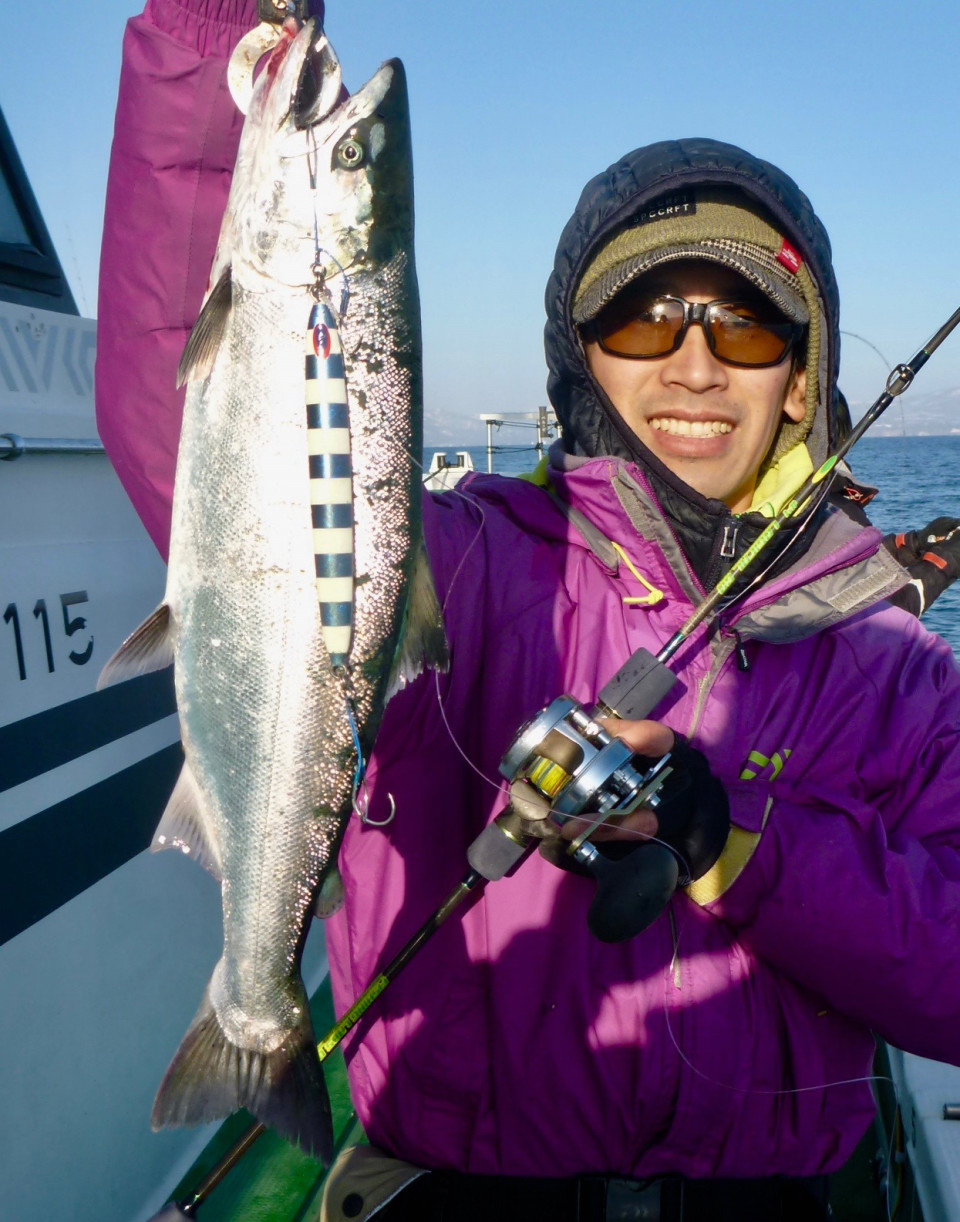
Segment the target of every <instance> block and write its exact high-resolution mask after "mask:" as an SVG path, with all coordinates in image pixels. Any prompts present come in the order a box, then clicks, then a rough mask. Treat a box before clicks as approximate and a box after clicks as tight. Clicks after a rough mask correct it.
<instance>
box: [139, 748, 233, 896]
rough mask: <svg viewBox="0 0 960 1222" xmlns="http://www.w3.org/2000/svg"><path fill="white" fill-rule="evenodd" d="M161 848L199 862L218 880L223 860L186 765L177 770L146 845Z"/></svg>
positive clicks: (211, 822) (221, 876)
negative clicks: (167, 796)
mask: <svg viewBox="0 0 960 1222" xmlns="http://www.w3.org/2000/svg"><path fill="white" fill-rule="evenodd" d="M161 849H179V851H180V852H181V853H183V855H184V857H191V858H192V859H193V860H194V861H199V862H200V864H201V865H202V866H203V868H204V869H205V870H209V871H210V873H211V874H212V875H213V877H214V878H215V879H216V880H217V882H222V880H223V859H222V854H221V852H220V845H219V843H218V841H217V833H216V828H215V827H214V825H213V821H212V820H211V819H210V818H208V817H207V814H206V810H205V807H204V803H203V797H202V795H201V793H200V787H199V786H198V785H197V782H196V780H195V778H194V775H193V773H192V772H191V770H190V765H189V764H184V765H183V768H182V769H181V770H180V776H179V777H178V778H177V783H176V785H174V787H173V793H172V794H171V795H170V801H169V802H168V803H167V806H166V810H164V812H163V818H162V819H161V820H160V824H159V826H158V828H157V830H156V832H155V833H154V837H153V843H152V844H151V845H150V850H151V852H154V853H158V852H160V850H161Z"/></svg>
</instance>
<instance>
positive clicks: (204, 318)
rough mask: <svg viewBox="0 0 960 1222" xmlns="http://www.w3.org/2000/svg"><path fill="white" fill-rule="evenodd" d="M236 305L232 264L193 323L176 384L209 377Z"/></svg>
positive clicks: (180, 384) (212, 290)
mask: <svg viewBox="0 0 960 1222" xmlns="http://www.w3.org/2000/svg"><path fill="white" fill-rule="evenodd" d="M232 302H233V281H232V278H231V275H230V267H229V265H228V266H227V267H226V269H225V270H224V272H223V275H222V276H221V277H220V279H219V280H218V281H217V283H216V284H215V285H214V286H213V288H212V289H211V290H210V293H209V295H208V296H207V300H206V301H205V302H204V303H203V309H202V310H201V311H200V317H199V318H198V319H197V321H196V322H195V323H194V326H193V330H192V331H191V332H190V338H189V339H188V340H187V343H186V347H185V348H184V350H183V356H181V358H180V364H179V365H178V366H177V385H178V386H182V385H183V384H184V382H202V381H203V379H204V378H207V377H209V376H210V370H211V369H212V368H213V362H214V359H215V358H216V355H217V351H218V350H219V348H220V341H221V340H222V339H223V333H224V331H225V330H226V326H227V319H228V318H229V317H230V306H231V304H232Z"/></svg>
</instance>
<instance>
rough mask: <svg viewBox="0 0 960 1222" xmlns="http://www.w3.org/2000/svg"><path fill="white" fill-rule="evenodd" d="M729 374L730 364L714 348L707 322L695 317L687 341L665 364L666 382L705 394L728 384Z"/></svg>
mask: <svg viewBox="0 0 960 1222" xmlns="http://www.w3.org/2000/svg"><path fill="white" fill-rule="evenodd" d="M727 376H728V375H727V368H726V366H725V365H724V364H723V362H722V361H719V360H717V358H716V357H715V356H714V355H713V353H712V352H711V351H710V347H709V345H708V344H707V337H706V334H705V332H704V329H703V326H702V325H701V324H700V323H699V322H694V321H691V323H690V325H689V327H688V328H687V333H686V335H685V336H684V337H683V343H682V344H681V345H680V347H679V348H678V349H677V351H676V352H673V353H671V354H670V357H669V358H668V360H667V363H666V365H665V366H664V369H663V374H662V377H663V380H664V382H666V383H667V384H668V385H671V384H675V385H678V386H684V387H686V388H687V389H688V390H692V391H694V392H695V393H697V394H701V393H703V391H706V390H714V389H717V388H719V387H723V386H726V384H727Z"/></svg>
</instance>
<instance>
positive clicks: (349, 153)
mask: <svg viewBox="0 0 960 1222" xmlns="http://www.w3.org/2000/svg"><path fill="white" fill-rule="evenodd" d="M335 156H336V159H337V165H339V166H340V167H341V169H344V170H356V169H359V167H360V166H362V165H363V161H364V147H363V145H362V144H361V143H360V141H359V140H357V139H355V138H354V137H353V136H347V138H346V139H345V140H341V141H340V143H339V144H338V145H337V151H336V154H335Z"/></svg>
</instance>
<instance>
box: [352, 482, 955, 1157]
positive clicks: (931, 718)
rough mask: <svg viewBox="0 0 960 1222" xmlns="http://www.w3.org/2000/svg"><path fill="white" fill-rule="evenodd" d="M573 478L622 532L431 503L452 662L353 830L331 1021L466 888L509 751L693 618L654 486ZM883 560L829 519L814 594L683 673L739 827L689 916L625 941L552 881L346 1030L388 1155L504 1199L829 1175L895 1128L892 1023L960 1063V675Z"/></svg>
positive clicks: (697, 738)
mask: <svg viewBox="0 0 960 1222" xmlns="http://www.w3.org/2000/svg"><path fill="white" fill-rule="evenodd" d="M551 479H552V482H553V484H554V486H555V488H556V491H557V493H558V495H559V497H560V498H562V501H563V503H564V504H565V505H566V506H569V507H572V508H573V509H574V510H577V511H579V512H580V513H582V514H583V515H585V517H586V518H587V519H589V522H590V523H592V525H593V526H594V527H596V528H598V529H599V531H600V532H601V533H602V536H604V537H605V538H601V539H597V538H595V537H594V535H593V532H592V531H590V530H587V528H583V529H584V530H586V531H587V534H588V535H590V538H591V542H588V541H587V539H586V538H585V537H584V535H583V534H582V533H581V529H580V528H578V525H577V524H576V515H573V516H574V519H575V520H574V521H573V522H571V519H570V516H569V515H568V514H564V513H562V512H561V511H560V509H559V508H558V507H557V505H556V504H555V503H554V501H553V500H552V499H551V497H550V496H549V495H548V494H547V493H546V492H545V491H543V490H542V489H541V488H537V487H535V486H533V485H532V484H529V483H526V482H524V481H520V480H506V479H500V478H497V477H474V478H472V479H470V480H468V482H467V484H466V486H464V484H461V485H460V487H461V489H462V490H463V495H462V496H461V495H456V494H454V495H450V494H447V495H444V496H442V497H437V498H434V499H433V500H432V501H431V502H430V503H429V504H428V506H427V512H426V524H427V540H428V544H429V549H430V555H431V561H432V563H433V566H434V571H435V573H436V575H437V580H438V585H439V587H440V592H441V596H442V598H443V599H444V615H445V620H446V623H447V628H448V632H449V635H450V640H451V645H452V667H451V672H450V674H449V675H448V676H443V677H440V678H439V679H436V678H434V677H429V676H428V677H426V678H422V679H420V680H418V681H417V683H416V684H415V685H413V687H412V688H411V689H409V690H407V691H406V692H403V693H400V694H399V695H398V696H397V697H395V699H394V700H393V701H392V702H391V704H390V705H389V706H388V709H387V713H386V717H385V720H384V724H383V728H382V731H381V734H380V738H379V739H378V742H377V746H376V748H375V751H374V755H373V759H372V761H371V764H370V769H369V771H368V774H367V784H366V794H365V795H363V797H364V799H368V800H369V807H368V815H369V818H370V819H372V820H374V821H376V822H379V821H381V820H383V819H386V818H387V817H388V816H389V813H390V808H391V796H392V801H393V803H394V804H395V808H396V814H395V816H394V818H393V820H392V822H390V823H389V824H388V825H387V826H386V827H384V828H375V827H370V826H364V825H363V824H361V822H360V820H359V819H353V820H352V821H351V824H350V827H349V830H348V832H347V836H346V839H345V842H344V845H343V849H342V852H341V868H342V870H343V873H344V877H345V881H346V888H347V902H346V907H345V909H344V911H343V912H342V913H341V914H339V915H338V916H337V917H335V918H334V919H333V920H332V921H331V922H330V924H329V926H328V939H329V943H328V944H329V950H330V961H331V971H332V976H333V982H334V989H335V998H336V1000H337V1002H338V1005H339V1007H340V1008H341V1009H342V1008H344V1007H345V1006H346V1005H347V1004H348V1003H349V1002H350V1000H351V999H352V998H353V997H355V996H356V995H357V993H358V992H359V991H360V989H361V988H362V987H363V986H365V985H366V984H367V983H368V982H369V981H370V980H371V979H372V978H373V977H374V976H375V975H376V973H377V971H378V970H379V969H380V968H381V967H383V966H384V965H385V964H386V963H387V962H388V961H389V959H390V957H391V956H392V955H393V954H394V953H395V952H396V951H397V950H398V949H399V948H400V947H401V946H402V945H403V943H404V942H405V940H406V939H407V938H408V937H409V936H410V935H411V934H412V933H413V931H414V930H415V929H416V928H417V926H418V925H419V924H420V922H421V921H422V920H424V919H425V918H426V917H427V916H428V915H429V913H430V911H431V910H432V908H433V907H434V906H435V905H436V904H437V903H438V901H439V900H440V899H441V898H442V897H443V896H444V895H446V893H447V892H448V891H449V890H450V889H451V888H452V887H453V886H454V885H455V884H456V882H457V881H458V879H459V878H460V877H461V876H462V874H463V873H464V868H465V867H464V861H465V856H464V854H465V850H466V847H467V845H468V844H469V842H470V841H471V840H472V839H473V837H474V836H475V835H476V834H477V833H478V832H479V831H480V829H481V828H482V827H483V826H484V824H485V823H486V822H487V821H488V820H489V819H490V818H491V817H492V816H493V815H494V814H496V813H497V812H498V811H499V810H500V809H501V808H502V806H503V800H504V799H503V793H502V791H501V790H499V789H498V788H497V779H498V773H497V765H498V763H499V760H500V757H501V755H502V753H503V751H504V750H505V748H506V747H507V745H508V744H509V742H510V740H511V738H512V737H513V735H514V734H515V732H516V731H517V729H518V728H519V726H520V725H521V724H522V723H523V722H524V721H525V720H526V719H528V718H529V717H531V716H532V715H533V714H535V713H536V712H537V711H538V710H539V709H540V708H541V707H542V706H543V705H545V704H547V703H548V702H549V701H550V700H551V699H553V698H554V697H555V696H556V695H557V694H559V693H561V692H566V693H569V694H570V695H572V696H574V697H576V698H577V699H579V700H581V701H583V702H584V703H586V704H589V703H590V702H591V701H592V700H593V699H594V698H595V696H596V694H597V692H598V691H599V690H600V688H601V687H602V686H603V684H604V683H605V682H606V680H607V679H609V677H610V676H611V675H612V674H613V673H614V672H615V671H616V670H617V669H618V668H619V666H620V665H621V664H622V663H623V662H624V661H625V659H626V658H627V657H628V656H629V655H630V654H631V653H632V652H633V651H634V650H636V649H637V648H638V647H640V646H641V645H642V646H646V647H647V648H648V649H651V650H656V649H658V648H659V647H660V646H661V645H662V644H663V643H664V642H665V641H666V640H667V639H668V638H669V637H670V636H671V635H672V634H673V632H674V631H675V630H676V629H677V628H678V627H679V626H680V625H681V623H682V622H683V621H684V620H685V619H686V618H687V616H688V614H689V612H690V610H691V606H692V603H691V597H692V596H694V595H696V594H698V593H700V591H699V589H698V587H697V584H696V581H695V578H693V576H692V575H691V574H690V571H689V569H688V568H687V566H686V565H685V564H684V563H683V561H682V559H678V556H677V555H676V544H675V542H674V541H673V538H672V535H671V534H670V532H669V531H668V530H667V528H666V527H665V526H664V524H663V521H662V519H661V518H660V516H659V514H658V511H657V506H656V504H655V502H654V501H653V498H652V495H651V493H650V491H649V488H648V486H647V484H646V483H645V481H644V479H643V477H642V475H641V474H640V472H639V471H638V470H637V469H636V468H632V467H630V466H629V465H628V464H624V463H622V462H620V461H618V460H614V459H603V458H600V459H594V460H591V461H589V462H586V463H584V464H583V465H580V466H578V467H577V468H576V469H575V470H572V471H569V472H552V473H551ZM606 540H611V541H615V542H617V543H619V544H620V545H621V546H622V547H623V548H624V550H625V552H626V553H627V555H628V557H629V558H630V561H631V564H632V566H633V568H634V569H635V570H636V571H637V572H638V573H639V574H640V575H641V576H642V577H643V578H644V580H645V581H646V582H648V583H649V584H650V585H652V586H653V587H654V588H655V589H657V590H659V591H660V592H661V593H662V594H663V596H664V597H663V598H662V599H661V600H660V601H659V602H657V603H656V604H655V605H652V606H645V605H642V604H637V603H628V602H626V601H625V599H630V598H638V597H639V598H642V597H644V596H645V595H646V594H647V592H648V591H647V589H646V587H645V586H644V585H643V584H642V583H641V582H640V581H639V580H638V579H637V578H636V577H635V576H634V575H633V573H632V572H631V571H630V568H629V566H627V565H626V563H624V562H620V563H614V564H608V563H607V562H606V561H605V559H604V554H605V551H606V549H605V548H604V546H603V544H604V542H605V541H606ZM879 541H880V536H879V534H878V532H876V531H874V530H866V531H863V530H859V529H858V528H856V527H854V526H853V525H852V524H851V523H850V521H849V519H847V518H846V516H845V515H843V514H841V513H839V512H837V513H834V514H832V515H831V516H830V517H829V518H828V520H827V523H826V525H825V526H824V527H823V528H822V529H821V531H820V535H819V537H818V539H817V541H816V543H815V544H814V545H813V546H812V547H811V548H810V550H809V551H808V552H807V554H806V556H805V557H804V559H803V561H802V562H801V563H800V564H799V566H798V568H797V569H796V570H791V571H788V572H787V573H785V574H783V575H782V576H781V577H779V578H778V579H777V580H776V582H775V583H774V584H773V585H770V586H768V587H766V588H764V589H762V590H761V591H760V592H759V593H758V594H755V595H753V596H752V597H751V598H749V599H747V600H746V601H745V602H744V603H743V604H742V605H741V606H740V607H739V608H738V609H737V610H736V612H735V613H734V614H733V615H732V617H731V619H730V620H729V622H728V623H727V624H726V625H725V628H724V630H723V631H721V632H719V633H717V634H714V635H713V636H712V637H711V638H710V639H708V638H707V637H706V636H705V635H704V634H703V633H701V634H700V635H699V636H698V637H697V638H696V639H695V641H694V642H692V643H691V644H690V645H688V646H687V647H685V649H684V650H683V652H682V653H681V654H679V655H678V656H677V670H678V672H679V674H680V677H681V680H682V686H681V687H680V688H679V690H678V691H675V693H674V694H672V695H671V697H670V698H668V702H667V704H666V707H665V709H663V710H660V711H658V716H660V717H662V719H663V720H664V721H666V722H667V723H668V724H669V725H670V726H672V727H673V728H674V729H675V730H677V731H679V732H681V733H683V734H686V735H688V736H689V737H690V739H691V741H692V742H693V743H694V745H695V746H697V747H698V748H699V749H700V750H702V751H703V752H705V753H706V755H707V756H708V758H709V760H710V763H711V766H712V768H713V770H714V772H715V773H716V774H717V775H718V776H719V777H720V779H721V780H722V782H723V784H724V786H725V788H726V790H727V793H728V794H729V797H730V807H731V817H732V820H733V823H734V825H735V830H734V833H733V835H732V837H731V841H730V842H729V843H728V847H727V851H726V852H725V854H724V858H722V859H721V863H720V866H719V867H718V868H717V869H715V870H714V871H712V872H711V874H710V875H708V877H707V878H706V879H704V880H703V881H702V883H701V884H697V885H696V886H695V887H694V888H693V889H692V890H693V891H694V892H695V893H696V894H697V899H694V898H693V897H692V896H690V895H685V894H679V895H677V896H676V897H675V899H674V900H673V901H672V903H671V904H670V906H669V908H668V910H667V911H665V912H664V913H663V914H662V915H661V916H660V917H659V918H658V919H657V920H656V921H655V922H654V924H653V925H652V926H651V927H650V928H649V929H648V930H646V931H645V932H644V933H642V934H640V935H639V936H638V937H636V938H634V939H632V940H631V941H628V942H624V943H622V944H620V945H605V944H602V943H600V942H598V941H597V940H596V939H594V938H593V937H592V936H591V935H590V933H589V932H588V930H587V925H586V911H587V907H588V905H589V902H590V899H591V897H592V894H593V887H592V883H591V882H590V881H589V880H585V879H582V878H580V877H577V876H574V875H571V874H568V873H564V872H562V871H559V870H557V869H556V868H555V867H553V866H552V865H550V864H548V863H546V862H545V861H543V860H542V859H540V858H539V857H538V856H534V857H532V858H530V859H529V860H528V861H527V862H525V863H524V864H523V866H522V867H521V868H520V869H519V870H518V871H517V873H516V874H515V875H514V876H513V877H512V878H508V879H505V880H503V881H501V882H498V883H495V884H490V885H489V886H488V888H487V890H486V892H485V893H484V895H483V896H482V898H481V899H480V900H479V901H478V902H477V903H476V904H474V906H473V907H471V908H470V910H469V911H468V912H467V913H466V914H465V915H463V916H462V917H461V918H459V919H453V920H451V921H450V922H449V923H448V924H447V925H445V926H443V927H442V928H441V929H440V931H439V932H438V933H437V935H436V936H435V938H434V940H433V941H432V942H431V943H430V944H429V945H428V946H427V947H426V948H425V949H424V950H423V951H422V952H421V953H420V955H419V957H418V958H417V959H416V960H414V962H413V963H411V965H410V966H409V967H408V968H406V969H405V971H404V973H403V974H402V975H401V976H400V978H399V979H398V980H397V982H396V983H395V984H393V985H392V986H391V987H390V989H389V990H388V991H387V992H386V993H385V994H384V995H383V996H382V997H381V998H380V999H379V1001H378V1002H377V1005H376V1008H375V1010H374V1011H372V1014H371V1016H368V1018H369V1021H367V1022H365V1023H363V1024H361V1027H360V1028H359V1029H358V1031H357V1032H356V1033H354V1034H353V1035H352V1036H351V1037H350V1040H349V1042H348V1045H347V1057H348V1062H349V1064H350V1076H351V1083H352V1088H353V1096H354V1102H355V1105H356V1107H357V1110H358V1112H359V1114H360V1117H361V1119H362V1120H363V1123H364V1126H365V1128H366V1130H367V1132H368V1134H369V1136H370V1138H371V1140H373V1141H374V1142H376V1143H378V1144H380V1145H382V1146H384V1147H386V1148H387V1149H390V1150H392V1151H395V1152H396V1153H398V1154H399V1155H401V1156H403V1157H404V1158H407V1159H409V1160H410V1161H412V1162H415V1163H420V1164H424V1165H428V1166H433V1167H437V1166H443V1167H456V1168H461V1169H469V1170H471V1171H474V1172H483V1173H502V1174H511V1175H522V1174H528V1175H529V1174H540V1175H555V1176H560V1175H567V1174H572V1173H576V1172H588V1171H610V1172H620V1173H630V1174H635V1175H651V1174H655V1173H658V1172H667V1171H674V1172H683V1173H685V1174H688V1175H692V1176H705V1175H723V1176H755V1175H767V1174H774V1173H786V1174H797V1175H799V1174H811V1173H814V1172H817V1171H823V1170H830V1169H833V1168H835V1167H837V1166H839V1165H840V1164H841V1163H842V1162H843V1161H844V1159H845V1158H846V1157H847V1156H848V1155H849V1154H850V1152H851V1150H852V1148H853V1146H854V1144H855V1143H856V1141H857V1140H858V1138H859V1137H860V1136H861V1134H862V1133H863V1131H864V1129H865V1128H866V1126H867V1124H868V1122H869V1119H870V1116H871V1115H872V1111H873V1107H872V1101H871V1096H870V1091H869V1089H868V1087H867V1085H866V1084H865V1082H864V1081H863V1078H864V1077H865V1076H866V1075H868V1074H869V1073H870V1066H871V1059H872V1054H873V1048H874V1041H873V1038H872V1036H871V1034H870V1031H871V1029H873V1030H875V1031H877V1032H879V1033H880V1034H881V1035H883V1036H884V1037H885V1038H887V1039H889V1040H891V1041H893V1042H894V1043H896V1044H898V1045H900V1046H901V1047H905V1048H908V1049H910V1050H912V1051H915V1052H919V1053H923V1054H925V1055H927V1056H931V1057H937V1058H940V1059H947V1060H951V1061H960V1029H958V1024H957V1021H956V1020H957V1015H958V1014H960V856H958V849H960V828H958V819H957V805H956V794H957V793H958V792H960V750H958V741H957V738H958V735H957V725H958V718H960V678H958V674H957V669H956V667H955V665H954V661H953V657H952V654H951V651H950V649H949V648H948V646H946V645H945V644H944V643H943V642H942V641H940V640H939V639H938V638H936V637H934V636H932V635H931V634H929V633H928V632H926V631H925V629H924V628H923V627H921V626H920V625H919V623H918V622H917V621H916V620H914V619H912V618H911V617H909V616H907V615H906V614H904V613H903V612H900V611H898V610H896V609H894V608H891V607H890V606H889V605H888V604H886V603H883V602H880V603H877V602H876V600H877V597H878V595H879V594H880V593H882V592H883V591H885V590H887V589H889V588H890V586H891V584H892V585H894V586H895V585H897V584H898V582H899V581H901V580H902V576H897V575H896V574H894V573H893V572H892V566H891V564H890V562H889V560H888V559H887V557H886V554H885V553H883V552H878V550H877V549H878V545H879ZM591 543H592V545H591ZM614 559H615V560H616V557H615V556H614ZM734 628H736V630H737V631H738V632H739V633H740V636H741V639H742V640H743V642H744V649H745V651H746V654H747V658H748V660H749V663H750V669H749V670H748V671H746V672H743V671H741V670H739V669H738V667H737V665H736V654H735V650H734V648H733V647H734V637H733V629H734ZM818 629H819V630H818ZM362 806H363V802H361V807H362ZM698 900H699V902H698ZM851 1080H854V1081H851Z"/></svg>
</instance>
